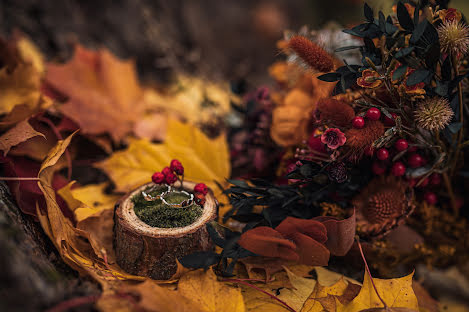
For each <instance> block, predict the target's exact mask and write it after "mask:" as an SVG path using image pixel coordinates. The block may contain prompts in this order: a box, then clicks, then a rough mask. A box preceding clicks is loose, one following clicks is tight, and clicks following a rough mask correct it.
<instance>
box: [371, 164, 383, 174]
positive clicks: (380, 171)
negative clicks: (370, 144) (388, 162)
mask: <svg viewBox="0 0 469 312" xmlns="http://www.w3.org/2000/svg"><path fill="white" fill-rule="evenodd" d="M371 169H372V170H373V173H374V174H376V175H382V174H384V173H385V172H386V167H385V166H384V165H383V164H382V163H381V162H379V161H375V162H374V163H373V165H372V167H371Z"/></svg>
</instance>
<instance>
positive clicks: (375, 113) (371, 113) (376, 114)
mask: <svg viewBox="0 0 469 312" xmlns="http://www.w3.org/2000/svg"><path fill="white" fill-rule="evenodd" d="M380 117H381V112H380V111H379V109H377V108H375V107H372V108H370V109H368V110H367V111H366V118H368V119H369V120H379V118H380Z"/></svg>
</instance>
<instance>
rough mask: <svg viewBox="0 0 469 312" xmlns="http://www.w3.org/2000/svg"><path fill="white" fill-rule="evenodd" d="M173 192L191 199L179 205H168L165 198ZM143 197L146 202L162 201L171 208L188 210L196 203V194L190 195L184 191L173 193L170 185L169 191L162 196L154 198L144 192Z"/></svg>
mask: <svg viewBox="0 0 469 312" xmlns="http://www.w3.org/2000/svg"><path fill="white" fill-rule="evenodd" d="M171 192H177V193H182V194H185V195H187V196H189V198H188V199H186V200H183V201H182V202H180V203H179V204H177V203H176V204H172V203H168V202H167V201H166V200H165V196H166V195H168V194H169V193H171ZM142 195H143V198H145V200H146V201H155V200H158V199H160V200H161V201H162V202H163V203H164V204H165V205H168V206H169V207H171V208H188V207H190V206H192V204H193V203H194V194H190V193H188V192H186V191H183V190H181V191H173V190H171V186H170V185H168V189H167V190H166V191H165V192H163V193H161V194H160V195H156V196H152V195H150V194H148V193H146V192H145V191H142Z"/></svg>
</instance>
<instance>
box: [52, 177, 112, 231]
mask: <svg viewBox="0 0 469 312" xmlns="http://www.w3.org/2000/svg"><path fill="white" fill-rule="evenodd" d="M73 184H74V182H71V183H69V184H68V185H66V186H65V187H63V188H62V189H60V190H58V194H59V195H60V196H61V197H62V198H63V199H64V200H65V202H66V203H67V204H68V207H69V208H70V209H71V210H72V211H73V212H74V214H75V219H76V220H77V222H80V221H82V220H84V219H86V218H88V217H90V216H91V215H93V214H96V213H98V212H100V211H103V210H109V209H111V210H112V209H114V206H115V205H116V202H117V201H118V200H119V198H120V196H119V195H112V194H111V195H109V194H106V193H105V189H106V187H108V184H107V183H101V184H90V185H86V186H81V187H77V188H72V186H73Z"/></svg>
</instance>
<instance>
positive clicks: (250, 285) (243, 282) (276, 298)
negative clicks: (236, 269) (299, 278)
mask: <svg viewBox="0 0 469 312" xmlns="http://www.w3.org/2000/svg"><path fill="white" fill-rule="evenodd" d="M222 282H229V283H240V284H243V285H246V286H249V287H251V288H254V289H255V290H258V291H260V292H261V293H264V294H266V295H267V296H269V297H271V298H272V299H274V300H277V301H278V302H280V303H281V304H282V305H284V306H285V307H286V308H287V309H288V310H290V311H291V312H296V310H295V309H293V308H292V307H290V306H289V305H288V304H287V303H286V302H285V301H283V300H281V299H279V298H278V297H277V296H274V295H272V294H269V293H268V292H266V291H265V290H263V289H260V288H259V287H257V286H254V285H252V284H249V283H247V282H245V281H243V280H240V279H231V278H226V279H223V280H222Z"/></svg>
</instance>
